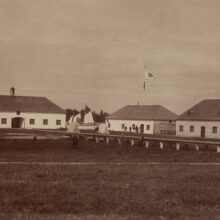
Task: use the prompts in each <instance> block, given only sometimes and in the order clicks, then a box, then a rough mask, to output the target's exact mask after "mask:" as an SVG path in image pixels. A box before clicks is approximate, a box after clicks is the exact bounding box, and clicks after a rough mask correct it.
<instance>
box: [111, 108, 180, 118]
mask: <svg viewBox="0 0 220 220" xmlns="http://www.w3.org/2000/svg"><path fill="white" fill-rule="evenodd" d="M176 117H177V115H176V114H175V113H173V112H171V111H170V110H168V109H166V108H164V107H163V106H161V105H127V106H125V107H124V108H121V109H119V110H118V111H116V112H114V113H113V114H111V115H109V116H108V117H107V118H109V119H119V120H120V119H122V120H176Z"/></svg>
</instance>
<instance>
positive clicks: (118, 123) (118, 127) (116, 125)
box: [106, 119, 154, 134]
mask: <svg viewBox="0 0 220 220" xmlns="http://www.w3.org/2000/svg"><path fill="white" fill-rule="evenodd" d="M108 122H109V123H110V125H111V126H110V128H108V130H110V131H125V130H124V129H122V124H124V125H125V126H127V131H129V127H132V124H135V125H137V126H138V129H139V128H140V125H141V124H144V134H153V130H154V121H137V120H114V119H108ZM106 123H107V120H106ZM147 125H150V130H147V129H146V127H147ZM132 132H135V130H132ZM139 132H140V129H139Z"/></svg>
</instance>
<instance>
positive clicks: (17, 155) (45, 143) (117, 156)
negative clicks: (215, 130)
mask: <svg viewBox="0 0 220 220" xmlns="http://www.w3.org/2000/svg"><path fill="white" fill-rule="evenodd" d="M0 161H34V162H35V161H41V162H165V163H166V162H219V163H220V154H217V153H216V152H215V150H214V149H212V148H210V149H201V151H199V152H197V151H195V149H194V148H193V147H192V146H191V147H190V146H189V147H184V148H181V150H180V151H179V152H178V151H176V150H175V145H167V144H165V146H164V150H160V149H159V145H158V143H156V144H155V143H151V145H150V148H149V149H146V148H145V147H144V146H137V145H136V146H130V145H129V144H124V146H120V145H119V144H118V143H115V142H111V143H110V144H106V143H98V144H97V143H95V141H89V142H86V141H80V144H79V147H77V148H76V147H75V148H74V147H73V146H72V143H71V141H70V140H68V139H60V140H38V141H37V143H33V142H32V140H21V139H19V140H7V139H0Z"/></svg>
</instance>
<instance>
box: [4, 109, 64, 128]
mask: <svg viewBox="0 0 220 220" xmlns="http://www.w3.org/2000/svg"><path fill="white" fill-rule="evenodd" d="M14 117H21V118H24V123H23V128H43V129H56V128H61V127H62V128H64V127H65V123H66V116H65V114H49V113H23V112H21V113H20V115H17V114H16V113H13V112H0V128H11V124H12V118H14ZM2 118H7V124H2V123H1V119H2ZM30 119H35V124H30ZM43 119H48V125H44V124H43ZM56 120H61V125H56Z"/></svg>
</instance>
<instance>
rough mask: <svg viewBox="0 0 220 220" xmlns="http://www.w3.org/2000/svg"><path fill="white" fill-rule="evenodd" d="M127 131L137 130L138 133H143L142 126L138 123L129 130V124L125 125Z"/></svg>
mask: <svg viewBox="0 0 220 220" xmlns="http://www.w3.org/2000/svg"><path fill="white" fill-rule="evenodd" d="M124 130H125V131H129V132H133V131H135V132H136V133H143V130H142V127H141V126H140V128H139V127H138V126H137V125H133V126H132V127H131V126H130V127H129V130H128V128H127V126H125V127H124Z"/></svg>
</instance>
